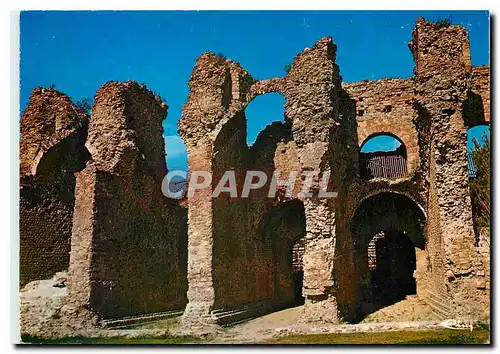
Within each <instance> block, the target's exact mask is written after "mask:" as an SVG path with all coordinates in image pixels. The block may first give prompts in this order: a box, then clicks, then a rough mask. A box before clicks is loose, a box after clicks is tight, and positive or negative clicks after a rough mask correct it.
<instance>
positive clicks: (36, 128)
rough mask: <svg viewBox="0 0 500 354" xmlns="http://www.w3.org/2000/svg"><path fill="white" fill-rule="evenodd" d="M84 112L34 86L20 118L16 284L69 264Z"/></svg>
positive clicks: (58, 95) (63, 97)
mask: <svg viewBox="0 0 500 354" xmlns="http://www.w3.org/2000/svg"><path fill="white" fill-rule="evenodd" d="M87 122H88V116H87V115H86V114H85V113H84V112H82V111H81V110H79V109H78V108H77V107H76V106H74V105H73V103H72V102H71V99H70V98H69V97H68V96H66V95H65V94H63V93H60V92H58V91H56V90H52V89H44V88H35V89H34V90H33V92H32V93H31V96H30V102H29V104H28V106H27V107H26V109H25V110H24V112H23V114H22V117H21V143H20V186H21V189H20V195H19V196H20V223H19V224H20V225H19V226H20V285H21V286H22V285H24V284H26V283H28V282H30V281H33V280H39V279H46V278H50V277H51V276H52V275H53V274H55V273H56V272H58V271H64V270H66V269H67V268H68V266H69V254H70V239H71V226H72V219H73V208H74V203H75V198H74V191H75V177H74V173H75V172H77V171H80V170H82V169H83V168H84V167H85V163H86V162H87V160H88V159H89V158H90V155H89V153H88V151H87V149H86V148H85V146H84V144H85V139H86V136H87V124H88V123H87Z"/></svg>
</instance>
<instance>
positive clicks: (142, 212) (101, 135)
mask: <svg viewBox="0 0 500 354" xmlns="http://www.w3.org/2000/svg"><path fill="white" fill-rule="evenodd" d="M165 115H166V105H165V104H164V103H163V102H161V101H160V100H159V99H158V98H155V97H154V95H153V94H152V93H151V92H150V91H149V90H147V89H146V88H145V87H140V86H139V85H138V84H137V83H135V82H126V83H117V82H110V83H107V84H106V85H104V86H103V87H102V88H101V89H99V91H98V92H97V94H96V95H95V98H94V106H93V108H92V117H91V119H90V123H89V132H88V138H87V141H86V146H87V148H88V150H89V151H90V153H91V154H92V160H91V161H90V162H89V163H88V164H87V167H86V168H85V169H84V170H83V171H81V172H79V173H78V174H77V178H76V179H77V182H76V192H75V196H76V203H75V217H74V219H73V234H72V243H71V257H70V266H69V271H68V274H69V280H68V282H69V294H68V303H70V304H78V305H79V306H84V307H87V308H89V309H91V310H93V311H94V312H96V313H98V314H99V315H100V316H101V317H102V318H118V317H123V316H130V315H138V314H144V313H152V312H161V311H165V310H170V309H179V308H183V307H184V305H185V292H186V281H185V279H186V278H185V277H186V274H185V251H184V249H185V244H186V241H185V232H186V227H185V224H186V219H185V212H184V210H183V209H182V208H181V207H180V206H178V205H176V202H175V201H173V200H169V199H166V198H165V197H164V196H163V195H162V194H161V183H162V180H163V177H164V176H165V174H166V173H167V168H166V163H165V148H164V142H163V138H162V130H163V129H162V125H161V124H162V121H163V119H164V118H165Z"/></svg>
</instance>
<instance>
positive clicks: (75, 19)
mask: <svg viewBox="0 0 500 354" xmlns="http://www.w3.org/2000/svg"><path fill="white" fill-rule="evenodd" d="M419 16H424V17H426V18H427V19H430V20H437V19H440V18H448V17H451V20H452V22H453V23H454V24H461V25H463V26H465V27H466V28H467V29H468V30H469V36H470V42H471V52H472V63H473V65H476V66H477V65H484V64H488V63H489V18H488V13H487V12H485V11H444V12H443V11H440V12H436V11H415V12H414V11H405V12H402V11H397V12H395V11H393V12H383V11H379V12H367V11H329V12H325V11H279V12H271V11H262V12H259V11H246V12H237V11H228V12H217V11H208V12H207V11H183V12H171V11H170V12H169V11H161V12H146V11H140V12H139V11H135V12H122V11H119V12H118V11H117V12H112V11H111V12H110V11H106V12H96V11H85V12H84V11H81V12H53V11H52V12H49V11H43V12H22V13H21V38H20V40H21V66H20V76H21V92H20V104H21V110H23V109H24V108H25V107H26V104H27V102H28V99H29V94H30V92H31V90H32V89H33V88H34V87H36V86H49V85H51V84H54V85H56V87H57V89H59V90H60V91H62V92H64V93H66V94H68V95H70V96H71V97H72V98H73V100H74V101H77V100H79V99H81V98H83V97H92V96H93V95H94V93H95V92H96V91H97V89H98V88H99V87H100V86H102V85H103V84H104V83H106V82H107V81H110V80H118V81H126V80H130V79H132V80H136V81H138V82H139V83H145V84H146V85H147V86H148V87H149V88H150V89H152V90H154V91H156V92H157V93H159V94H160V95H161V96H162V97H163V98H164V99H165V100H166V101H167V103H168V105H169V112H168V116H167V119H166V120H165V121H164V130H165V132H164V135H165V137H166V144H167V163H168V166H169V169H177V168H182V169H184V168H186V152H185V147H184V144H183V143H182V141H181V139H180V138H179V136H178V135H177V120H178V119H179V118H180V116H181V107H182V105H183V104H184V102H185V101H186V97H187V94H188V86H187V83H188V79H189V75H190V73H191V70H192V69H193V66H194V64H195V61H196V58H197V57H198V56H199V55H200V54H201V53H203V52H204V51H212V52H216V53H217V52H222V53H224V55H225V56H226V57H228V58H231V59H233V60H236V61H239V62H240V63H241V64H242V65H243V66H244V67H245V68H246V69H247V70H248V71H249V72H250V73H251V74H252V75H253V76H254V77H255V78H257V79H264V78H269V77H274V76H283V75H284V69H283V67H284V66H285V65H286V64H289V63H290V62H291V61H292V60H293V58H294V57H295V55H296V54H297V53H299V52H301V51H302V50H303V49H304V48H305V47H310V46H312V45H313V44H314V43H315V42H316V41H317V40H318V39H319V38H321V37H323V36H332V37H333V39H334V41H335V43H336V44H337V45H338V51H337V63H338V64H339V66H340V71H341V75H342V77H343V80H344V81H345V82H355V81H360V80H364V79H370V80H373V79H379V78H382V77H410V76H412V74H413V73H412V70H413V59H412V56H411V53H410V51H409V49H408V46H407V43H408V42H409V41H410V39H411V31H412V29H413V27H414V24H415V21H416V19H417V18H418V17H419ZM283 103H284V99H283V97H281V96H280V95H265V96H262V97H259V98H257V99H256V100H255V101H253V102H252V103H251V104H250V106H249V107H248V108H247V111H246V113H247V118H248V141H249V143H252V142H253V140H254V139H255V137H256V135H257V133H258V131H260V130H261V129H262V128H263V127H265V126H266V125H267V124H268V123H270V122H272V121H276V120H282V119H283V107H282V106H283ZM368 147H370V146H368Z"/></svg>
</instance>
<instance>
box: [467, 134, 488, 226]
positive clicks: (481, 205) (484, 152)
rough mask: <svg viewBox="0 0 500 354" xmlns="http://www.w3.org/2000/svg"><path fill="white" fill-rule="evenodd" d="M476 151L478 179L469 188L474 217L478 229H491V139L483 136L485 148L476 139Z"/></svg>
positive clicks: (474, 151)
mask: <svg viewBox="0 0 500 354" xmlns="http://www.w3.org/2000/svg"><path fill="white" fill-rule="evenodd" d="M473 142H474V149H473V150H472V160H473V161H474V165H475V166H476V169H477V172H476V178H474V179H472V180H471V182H470V184H469V188H470V194H471V202H472V212H473V213H472V215H473V217H474V224H475V225H477V226H478V227H490V219H491V209H490V205H491V204H490V196H491V190H490V186H491V180H490V178H491V169H490V168H491V166H490V162H491V155H490V139H489V138H488V136H487V135H483V142H484V144H483V146H481V145H480V144H479V143H478V141H477V139H475V138H474V140H473Z"/></svg>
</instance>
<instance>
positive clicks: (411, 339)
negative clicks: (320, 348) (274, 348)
mask: <svg viewBox="0 0 500 354" xmlns="http://www.w3.org/2000/svg"><path fill="white" fill-rule="evenodd" d="M489 337H490V332H489V330H486V329H482V328H480V329H476V330H474V331H473V332H469V331H465V330H453V329H445V330H433V331H394V332H364V333H328V334H301V335H290V336H286V337H282V338H278V339H273V340H269V341H267V343H268V344H485V343H486V342H487V341H488V339H489Z"/></svg>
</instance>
